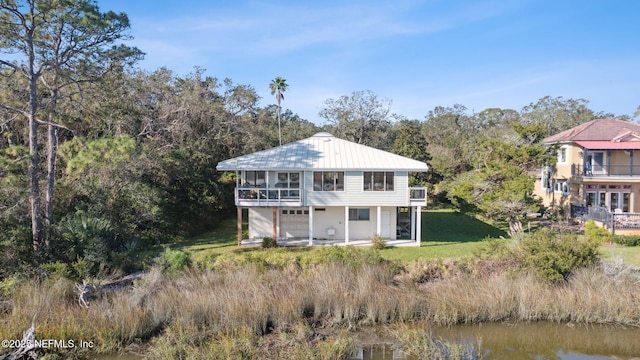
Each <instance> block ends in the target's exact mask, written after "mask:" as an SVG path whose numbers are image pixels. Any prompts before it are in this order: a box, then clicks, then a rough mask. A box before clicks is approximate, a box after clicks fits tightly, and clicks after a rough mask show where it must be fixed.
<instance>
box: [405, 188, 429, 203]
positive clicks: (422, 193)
mask: <svg viewBox="0 0 640 360" xmlns="http://www.w3.org/2000/svg"><path fill="white" fill-rule="evenodd" d="M409 205H410V206H427V188H425V187H410V188H409Z"/></svg>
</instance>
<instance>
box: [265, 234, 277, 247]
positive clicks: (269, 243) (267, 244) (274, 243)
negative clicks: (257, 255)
mask: <svg viewBox="0 0 640 360" xmlns="http://www.w3.org/2000/svg"><path fill="white" fill-rule="evenodd" d="M275 247H278V241H277V240H275V239H274V238H272V237H268V236H265V237H263V238H262V248H263V249H268V248H275Z"/></svg>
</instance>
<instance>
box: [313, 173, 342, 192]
mask: <svg viewBox="0 0 640 360" xmlns="http://www.w3.org/2000/svg"><path fill="white" fill-rule="evenodd" d="M313 190H314V191H344V172H342V171H314V172H313Z"/></svg>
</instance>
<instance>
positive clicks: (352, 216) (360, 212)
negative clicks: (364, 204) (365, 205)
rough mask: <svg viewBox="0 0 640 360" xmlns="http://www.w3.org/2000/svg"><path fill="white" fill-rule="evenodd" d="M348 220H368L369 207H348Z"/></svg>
mask: <svg viewBox="0 0 640 360" xmlns="http://www.w3.org/2000/svg"><path fill="white" fill-rule="evenodd" d="M349 220H350V221H369V209H349Z"/></svg>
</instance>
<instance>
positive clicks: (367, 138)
mask: <svg viewBox="0 0 640 360" xmlns="http://www.w3.org/2000/svg"><path fill="white" fill-rule="evenodd" d="M128 29H129V21H128V18H127V16H126V14H124V13H119V14H118V13H114V12H107V13H102V12H101V11H100V9H99V8H98V7H97V6H96V5H95V4H94V2H93V1H89V0H69V1H56V2H51V1H45V0H21V1H16V0H0V51H1V52H2V53H3V55H2V57H1V58H0V229H1V231H0V253H1V254H2V255H0V256H1V258H0V278H2V277H4V276H7V275H9V274H10V273H11V272H12V271H14V270H16V269H22V270H24V271H27V270H29V271H32V270H33V271H35V270H34V269H38V265H39V264H43V263H55V262H57V261H59V262H64V263H67V264H72V265H73V268H74V269H75V271H76V272H77V273H78V275H91V276H95V275H97V274H101V273H107V272H110V271H113V270H116V269H122V270H125V271H126V270H128V269H131V268H134V267H136V266H139V263H137V262H136V261H137V260H138V254H139V253H140V250H141V249H145V248H147V247H149V246H151V245H153V244H155V243H157V242H158V241H162V240H164V239H165V238H167V237H175V236H188V235H189V234H192V233H195V232H199V231H203V230H206V229H211V228H213V227H215V226H216V223H217V219H220V218H221V217H224V216H227V215H228V214H229V213H231V212H233V209H234V203H233V187H234V185H235V182H234V179H233V178H232V177H233V175H232V174H228V173H227V174H225V173H219V172H217V171H216V170H215V167H216V165H217V163H218V162H219V161H221V160H225V159H228V158H231V157H235V156H239V155H243V154H247V153H251V152H255V151H259V150H263V149H266V148H269V147H273V146H278V145H279V144H281V143H283V144H284V143H288V142H292V141H296V140H299V139H303V138H306V137H309V136H311V135H313V134H314V133H316V132H319V131H328V132H331V133H333V134H334V135H335V136H337V137H340V138H343V139H346V140H349V141H354V142H357V143H360V144H365V145H368V146H372V147H376V148H379V149H383V150H387V151H391V152H394V153H398V154H400V155H404V156H408V157H411V158H414V159H417V160H421V161H425V162H427V163H428V164H429V166H430V172H429V173H426V174H415V175H413V176H412V180H411V181H412V183H413V184H415V185H419V184H421V185H425V186H428V187H429V188H430V190H431V191H430V193H431V194H432V196H433V200H434V201H436V202H443V203H451V204H453V205H454V206H457V207H458V208H459V209H461V210H464V211H472V212H476V213H479V214H482V215H484V216H487V217H492V218H496V219H499V220H504V221H506V222H508V223H509V224H510V225H511V226H512V230H514V231H517V228H518V225H517V214H519V213H521V212H522V211H524V210H525V209H526V208H527V207H531V206H535V204H536V199H534V198H533V197H532V196H531V193H532V189H533V179H532V178H531V176H530V175H529V172H530V171H531V170H533V169H536V168H537V167H539V166H540V165H541V164H543V163H544V162H545V161H548V160H549V151H548V149H545V148H544V147H543V146H542V145H541V144H540V140H541V139H542V138H544V137H545V136H548V135H551V134H553V133H556V132H558V131H561V130H564V129H567V128H570V127H572V126H575V125H578V124H580V123H583V122H586V121H589V120H592V119H594V118H598V117H610V116H614V115H613V114H604V113H596V112H594V111H593V110H591V109H589V107H588V101H586V100H584V99H564V98H562V97H550V96H547V97H544V98H542V99H539V100H538V101H537V102H534V103H531V104H530V105H528V106H525V107H524V108H523V109H521V110H520V111H516V110H511V109H497V108H495V109H493V108H492V109H486V110H484V111H481V112H479V113H475V112H469V111H468V109H467V108H465V107H464V106H463V105H453V106H452V107H436V108H434V109H433V110H430V111H428V113H427V114H426V116H425V118H424V119H421V120H416V119H408V118H406V117H404V116H402V115H400V114H394V113H392V112H391V110H390V106H391V101H390V100H388V99H382V98H380V97H378V96H377V95H376V94H375V93H373V92H371V91H354V92H353V93H351V94H348V95H344V96H341V97H339V98H336V99H328V100H326V101H325V102H324V104H323V107H322V109H321V110H320V112H319V114H318V115H319V117H320V118H321V119H322V120H323V122H324V123H323V124H322V125H317V124H315V123H313V122H311V121H309V120H308V119H303V118H301V117H300V116H298V115H296V114H295V113H294V112H293V111H291V110H289V109H283V108H282V107H281V102H283V99H284V97H283V94H282V93H283V92H284V91H285V90H287V87H288V85H289V84H287V83H286V82H285V80H284V79H282V78H281V77H276V78H275V80H274V81H273V82H272V83H271V84H254V85H248V84H237V83H234V82H233V80H231V79H222V80H220V79H218V78H215V77H211V76H207V75H206V74H205V70H204V69H202V68H199V67H194V71H193V72H192V73H191V74H188V75H186V76H177V75H176V74H175V73H173V72H172V71H171V70H170V69H167V68H160V69H157V70H155V71H143V70H140V69H138V68H136V67H135V64H136V62H137V61H138V60H140V59H141V58H142V57H143V55H144V54H143V52H142V51H141V50H140V49H137V48H133V47H129V46H125V45H123V43H122V41H123V40H127V39H129V38H130V36H129V35H128ZM254 86H259V87H266V86H269V87H270V89H271V91H272V94H273V95H275V99H270V100H269V101H273V100H275V103H274V104H270V105H266V106H261V105H260V100H261V99H260V97H259V96H258V94H257V92H256V88H255V87H254ZM291 89H292V90H290V91H295V86H294V87H292V88H291ZM269 101H267V102H269ZM283 103H284V102H283ZM623 118H626V119H628V117H623ZM22 270H21V271H22Z"/></svg>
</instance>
